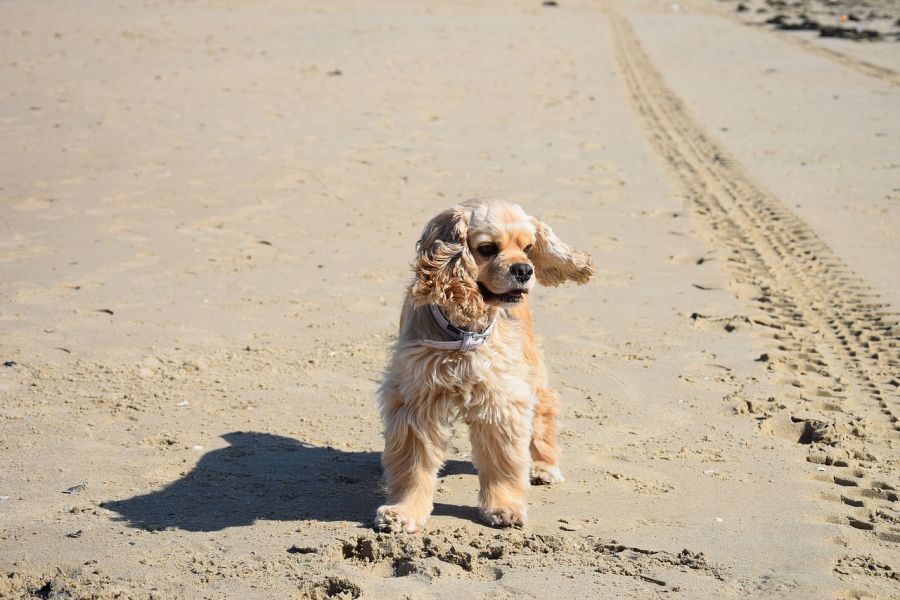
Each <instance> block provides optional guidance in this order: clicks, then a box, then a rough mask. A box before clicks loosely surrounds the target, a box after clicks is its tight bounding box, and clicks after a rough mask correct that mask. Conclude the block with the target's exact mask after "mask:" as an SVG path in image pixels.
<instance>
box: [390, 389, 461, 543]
mask: <svg viewBox="0 0 900 600" xmlns="http://www.w3.org/2000/svg"><path fill="white" fill-rule="evenodd" d="M382 411H383V416H384V427H385V431H384V453H383V454H382V455H381V464H382V466H383V467H384V476H385V482H386V483H387V492H388V504H386V505H384V506H381V507H379V508H378V510H377V512H376V514H375V527H376V529H379V530H382V531H396V532H399V531H405V532H408V533H412V532H415V531H418V530H419V529H420V528H421V527H422V526H423V525H424V524H425V521H426V520H427V519H428V516H429V515H430V514H431V511H432V509H433V507H434V504H433V496H434V488H435V484H436V481H437V472H438V469H440V467H441V464H443V458H444V448H445V447H446V445H447V441H448V440H449V438H450V429H449V427H447V426H445V425H442V424H441V423H440V422H431V421H430V419H429V417H430V415H417V414H415V411H414V410H412V409H410V407H409V406H408V405H406V404H404V403H403V400H402V398H400V396H399V394H395V395H392V397H388V398H385V404H384V406H383V409H382Z"/></svg>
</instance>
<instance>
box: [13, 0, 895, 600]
mask: <svg viewBox="0 0 900 600" xmlns="http://www.w3.org/2000/svg"><path fill="white" fill-rule="evenodd" d="M485 4H486V3H480V2H474V1H469V2H453V3H451V2H427V3H418V2H412V1H409V2H402V1H388V2H377V3H376V2H364V1H362V0H360V1H358V2H351V1H343V0H341V1H339V2H325V1H321V2H318V3H315V2H303V3H295V2H277V1H268V0H266V1H259V2H253V3H244V2H218V1H211V0H210V1H206V2H194V3H180V2H155V1H148V2H132V1H130V0H128V1H125V2H120V3H97V2H85V3H71V2H62V1H58V0H57V1H49V2H41V3H35V2H25V1H24V0H13V1H9V2H4V3H2V4H0V49H2V52H0V97H2V104H0V106H2V108H0V131H2V136H3V137H2V139H3V144H2V146H0V207H2V210H3V218H2V219H0V281H2V287H0V294H2V296H0V298H2V305H0V306H2V308H0V332H2V338H0V359H2V361H6V363H5V366H3V367H0V464H2V470H0V572H2V574H3V575H2V578H0V597H3V598H7V597H10V598H18V597H23V596H24V597H31V596H35V597H40V598H57V597H58V598H69V597H73V598H82V597H85V598H91V597H96V598H113V597H115V598H147V597H152V598H179V597H184V598H271V597H278V598H282V597H283V598H288V597H297V598H307V597H316V598H320V597H329V596H332V597H345V598H357V597H358V598H402V597H407V598H447V597H452V598H459V599H465V598H522V597H534V598H557V597H558V598H581V597H636V598H648V597H666V598H669V597H683V598H720V597H732V598H739V597H740V598H743V597H772V598H780V597H790V598H835V597H837V598H850V597H854V598H855V597H880V598H889V597H900V558H898V547H900V513H898V510H897V506H898V504H897V494H898V491H897V490H898V489H900V481H898V475H897V474H898V464H900V441H898V440H900V435H898V429H897V428H898V425H897V416H898V410H900V409H898V390H897V388H898V385H900V383H898V378H900V357H898V328H897V322H896V313H895V311H896V309H897V307H900V277H898V276H897V275H898V273H900V252H898V249H900V239H898V237H900V196H898V193H900V191H898V185H900V183H898V181H900V179H898V174H900V163H898V159H900V108H898V107H900V79H898V77H897V73H896V70H897V69H898V68H900V45H898V44H894V43H893V42H885V43H881V44H869V45H865V46H864V45H861V44H858V43H854V42H850V41H847V40H825V41H822V40H818V39H816V38H814V37H813V36H811V35H809V34H796V35H799V36H800V38H802V40H803V41H802V43H797V42H796V41H792V40H793V39H794V38H791V39H788V35H794V34H788V33H786V32H773V31H771V30H770V29H768V28H764V27H760V26H758V25H752V24H747V22H746V21H747V19H746V18H745V17H746V15H744V14H743V13H737V12H736V11H735V10H734V6H733V4H731V3H725V4H723V3H715V2H697V3H681V4H679V5H678V6H677V9H678V10H673V6H672V3H671V2H620V3H619V4H618V5H611V6H605V5H602V4H597V3H591V2H575V1H572V2H569V1H566V0H561V1H560V3H559V6H556V7H545V6H542V5H541V3H540V2H538V1H535V2H511V1H503V2H494V3H490V6H486V5H485ZM742 15H743V16H742ZM804 36H805V37H804ZM800 38H797V39H800ZM865 65H869V66H870V67H871V66H872V65H875V66H877V68H867V67H866V66H865ZM487 195H493V196H501V197H504V198H508V199H512V200H514V201H518V202H520V203H521V204H522V205H523V206H525V207H526V208H527V209H528V210H529V211H530V212H532V213H534V214H537V215H539V216H541V217H542V218H544V219H545V220H547V221H548V222H550V223H552V224H553V225H554V228H555V229H556V230H557V231H558V232H559V233H560V235H561V236H562V237H564V238H565V239H567V241H570V242H572V243H573V244H574V245H576V246H578V247H580V248H583V249H585V250H587V251H589V252H591V253H592V254H593V256H594V260H595V263H596V264H597V265H598V274H597V276H596V278H595V280H594V281H592V282H591V283H590V284H589V285H587V286H584V287H575V286H571V287H563V288H559V289H547V290H538V291H537V292H536V293H535V301H534V305H535V312H536V321H537V328H538V330H539V331H540V332H541V333H542V334H543V337H544V348H545V354H546V358H547V363H548V365H549V367H550V369H551V374H552V378H553V382H554V384H555V385H556V386H557V387H558V388H559V389H560V391H561V394H562V397H563V416H562V433H561V443H562V446H563V448H564V452H565V457H564V461H565V462H564V470H565V472H566V475H567V481H566V482H565V483H564V484H562V485H560V486H556V487H541V488H535V489H534V490H533V493H532V497H531V510H530V517H531V521H530V523H529V526H528V528H527V529H525V530H524V531H499V530H492V529H490V528H488V527H485V526H482V525H481V524H479V523H478V522H477V518H476V513H475V510H474V508H473V507H474V504H475V496H476V484H477V479H476V476H475V475H474V472H473V470H472V468H471V465H470V463H469V462H468V458H469V454H468V445H467V442H466V436H465V430H464V428H460V430H459V431H458V434H457V436H456V438H455V439H454V441H453V443H452V447H451V449H450V452H449V456H448V463H447V466H446V468H445V469H444V471H443V473H442V475H441V477H440V486H439V488H440V489H439V491H438V493H437V498H436V510H435V516H434V517H433V519H432V520H431V521H430V522H429V525H428V527H427V529H426V531H425V532H424V533H422V534H419V535H412V536H399V535H398V536H391V535H384V534H377V535H376V534H375V533H374V532H372V530H371V528H370V523H371V517H372V515H373V512H374V508H375V507H376V506H377V505H378V504H379V503H380V501H381V487H380V482H379V477H380V467H379V459H378V457H379V451H380V449H381V435H380V424H379V421H378V418H377V414H376V411H375V405H374V391H375V387H376V385H377V382H378V380H379V377H380V370H381V368H382V366H383V364H384V361H385V356H386V350H387V348H388V346H389V344H390V341H391V338H392V336H393V335H394V332H395V330H396V327H397V318H398V316H399V304H400V299H401V297H402V291H403V287H404V285H406V283H407V281H408V279H409V271H408V268H407V265H408V263H409V261H410V259H411V258H412V252H413V245H414V241H415V239H416V238H417V236H418V233H419V231H420V230H421V227H422V225H423V224H424V222H425V221H426V220H427V219H428V218H429V217H430V216H431V215H433V214H434V213H435V212H436V211H438V210H439V209H441V208H443V207H446V206H448V205H450V204H452V203H454V202H456V201H458V200H462V199H466V198H469V197H472V196H487Z"/></svg>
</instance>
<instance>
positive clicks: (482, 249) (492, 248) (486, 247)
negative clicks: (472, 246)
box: [478, 244, 499, 256]
mask: <svg viewBox="0 0 900 600" xmlns="http://www.w3.org/2000/svg"><path fill="white" fill-rule="evenodd" d="M498 251H499V249H498V248H497V244H482V245H480V246H478V254H480V255H482V256H494V255H495V254H497V252H498Z"/></svg>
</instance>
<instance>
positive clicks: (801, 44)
mask: <svg viewBox="0 0 900 600" xmlns="http://www.w3.org/2000/svg"><path fill="white" fill-rule="evenodd" d="M772 33H773V34H775V37H777V38H779V39H780V40H782V41H784V42H787V43H789V44H793V45H795V46H797V47H798V48H803V49H804V50H806V51H807V52H812V53H813V54H818V55H819V56H822V57H824V58H827V59H828V60H830V61H832V62H835V63H837V64H839V65H841V66H844V67H847V68H849V69H853V70H854V71H856V72H858V73H862V74H863V75H868V76H869V77H874V78H876V79H880V80H881V81H884V82H885V83H888V84H890V85H896V86H900V73H897V71H894V70H892V69H888V68H887V67H882V66H879V65H875V64H872V63H870V62H868V61H865V60H861V59H859V58H855V57H853V56H850V55H849V54H844V53H843V52H839V51H837V50H833V49H831V48H827V47H825V46H822V45H821V44H817V43H816V42H814V41H812V40H807V39H803V38H801V37H795V36H794V35H791V34H790V33H789V32H780V31H772Z"/></svg>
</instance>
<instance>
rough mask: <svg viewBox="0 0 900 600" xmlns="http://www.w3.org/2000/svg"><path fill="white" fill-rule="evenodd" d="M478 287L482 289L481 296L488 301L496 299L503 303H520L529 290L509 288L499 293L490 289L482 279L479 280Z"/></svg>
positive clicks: (495, 300)
mask: <svg viewBox="0 0 900 600" xmlns="http://www.w3.org/2000/svg"><path fill="white" fill-rule="evenodd" d="M478 289H479V290H480V291H481V297H482V298H484V300H485V301H486V302H491V301H494V302H502V303H503V304H518V303H519V302H521V301H522V300H523V299H524V298H525V294H527V293H528V290H525V289H517V290H508V291H506V292H503V293H502V294H498V293H496V292H492V291H491V290H489V289H488V288H487V286H486V285H484V284H483V283H481V282H480V281H479V282H478Z"/></svg>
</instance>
